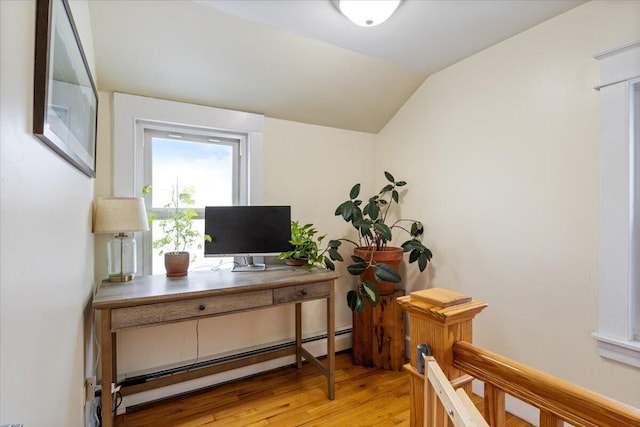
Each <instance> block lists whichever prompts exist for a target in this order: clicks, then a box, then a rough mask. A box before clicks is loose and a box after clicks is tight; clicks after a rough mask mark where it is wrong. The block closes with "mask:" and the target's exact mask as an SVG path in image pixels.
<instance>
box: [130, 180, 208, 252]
mask: <svg viewBox="0 0 640 427" xmlns="http://www.w3.org/2000/svg"><path fill="white" fill-rule="evenodd" d="M150 191H151V186H150V185H145V186H144V188H143V189H142V194H145V195H146V194H149V193H150ZM194 193H195V189H194V188H193V187H190V186H185V187H182V189H180V187H179V186H178V182H177V181H176V185H174V186H172V188H171V201H170V202H169V203H167V204H166V205H164V208H168V209H171V210H170V213H169V216H168V217H166V218H163V219H161V220H160V223H159V224H160V230H162V233H163V235H162V237H160V238H159V239H156V240H154V241H153V243H152V244H153V248H154V249H159V254H160V255H163V254H165V253H169V254H171V253H177V252H185V251H188V250H189V249H191V248H192V247H193V245H194V244H196V242H197V244H196V247H197V248H198V249H202V240H206V241H207V242H211V236H209V235H208V234H205V235H204V236H202V235H201V234H200V233H199V232H198V231H197V230H194V229H193V218H195V217H197V216H198V214H197V213H196V212H195V211H194V210H193V209H191V208H190V207H188V206H189V205H193V204H194V203H195V200H194V199H193V195H194ZM156 218H157V215H156V214H155V213H152V214H149V223H150V224H151V223H153V221H154V220H156Z"/></svg>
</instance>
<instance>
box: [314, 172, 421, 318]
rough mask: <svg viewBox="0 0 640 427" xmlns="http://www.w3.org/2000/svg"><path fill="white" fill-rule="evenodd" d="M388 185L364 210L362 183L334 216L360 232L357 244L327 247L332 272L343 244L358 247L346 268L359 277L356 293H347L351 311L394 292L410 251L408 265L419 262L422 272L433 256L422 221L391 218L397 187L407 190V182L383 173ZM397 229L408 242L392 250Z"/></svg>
mask: <svg viewBox="0 0 640 427" xmlns="http://www.w3.org/2000/svg"><path fill="white" fill-rule="evenodd" d="M384 175H385V177H386V179H387V181H388V184H386V185H385V186H384V187H383V188H382V189H381V190H380V192H379V193H378V194H375V195H373V196H372V197H370V198H369V199H368V200H367V201H366V204H364V207H363V203H364V202H363V201H362V200H360V199H358V196H359V195H360V184H356V185H354V186H353V187H352V188H351V191H350V194H349V200H347V201H345V202H343V203H341V204H340V206H338V208H337V209H336V211H335V215H337V216H342V218H343V219H344V220H345V221H347V222H349V223H351V225H352V226H353V227H354V228H355V230H356V231H357V233H358V241H357V242H356V241H354V240H350V239H344V238H343V239H337V240H331V241H330V242H329V244H328V250H327V251H328V254H329V257H328V258H327V257H325V260H324V261H325V264H326V265H327V268H330V269H331V270H333V269H335V265H334V264H333V262H332V261H343V258H342V256H341V255H340V253H339V252H338V248H339V247H340V245H341V243H342V241H346V242H349V243H351V244H353V245H354V246H355V248H354V254H353V255H352V256H351V259H352V260H353V264H351V265H349V266H348V267H347V270H348V271H349V273H351V274H352V275H354V276H359V280H358V285H357V286H356V289H355V290H351V291H349V292H348V293H347V305H348V306H349V308H351V310H357V311H358V312H362V311H363V310H364V301H365V300H368V301H369V302H370V303H371V305H372V306H375V305H376V304H377V303H378V297H379V295H380V294H381V293H382V294H385V293H391V292H393V289H394V286H395V283H399V282H400V281H401V280H402V278H401V277H400V273H399V272H398V270H399V266H400V263H401V262H402V258H403V253H405V252H409V263H415V262H417V263H418V268H419V269H420V271H421V272H422V271H424V270H425V268H427V264H428V263H429V261H430V260H431V257H432V256H433V255H432V253H431V250H429V249H428V248H427V247H426V246H425V245H423V244H422V242H421V240H420V239H421V237H422V234H423V232H424V227H423V226H422V223H421V222H420V221H416V220H413V219H405V218H400V219H397V220H395V221H394V222H393V223H391V225H387V221H390V219H389V217H388V215H389V210H390V208H391V206H392V205H393V204H394V203H395V204H396V205H397V204H399V203H400V197H401V195H400V192H399V191H398V187H404V186H405V185H406V184H407V183H406V182H405V181H396V180H395V178H394V177H393V175H391V174H390V173H389V172H385V173H384ZM395 230H398V231H403V232H406V233H407V234H408V235H409V239H408V240H407V241H405V242H404V243H402V245H401V247H393V246H390V245H389V242H390V241H391V240H392V239H393V232H394V231H395Z"/></svg>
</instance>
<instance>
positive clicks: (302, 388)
mask: <svg viewBox="0 0 640 427" xmlns="http://www.w3.org/2000/svg"><path fill="white" fill-rule="evenodd" d="M407 375H408V374H407V373H405V372H395V371H384V370H380V369H374V368H365V367H362V366H354V365H353V364H352V363H351V355H350V354H349V353H342V354H339V355H337V356H336V399H335V400H333V401H331V400H328V399H327V383H326V378H325V377H324V376H322V375H321V374H320V373H319V372H318V371H317V370H316V369H315V368H314V367H313V366H311V365H308V364H305V365H304V366H303V367H302V368H301V369H296V368H295V367H287V368H282V369H277V370H274V371H271V372H267V373H264V374H260V375H256V376H254V377H251V378H247V379H244V380H240V381H234V382H231V383H228V384H223V385H220V386H216V387H214V388H211V389H208V390H206V391H202V392H198V393H194V394H191V395H188V396H179V397H175V398H172V399H169V400H165V401H162V402H160V403H157V404H153V405H149V407H147V408H144V409H141V410H136V411H132V412H130V413H127V414H124V415H120V416H118V417H117V418H116V424H115V425H116V427H163V426H170V427H200V426H207V427H221V426H224V427H249V426H250V427H274V426H279V427H292V426H304V427H316V426H317V427H342V426H349V427H351V426H371V427H394V426H403V427H404V426H409V417H410V414H409V404H410V398H409V389H410V386H409V378H408V376H407ZM473 400H474V403H475V404H476V406H477V407H478V408H479V409H480V410H481V411H482V407H483V405H482V399H480V398H479V397H477V396H474V397H473ZM528 426H530V424H528V423H526V422H524V421H522V420H520V419H518V418H516V417H510V416H508V418H507V427H528Z"/></svg>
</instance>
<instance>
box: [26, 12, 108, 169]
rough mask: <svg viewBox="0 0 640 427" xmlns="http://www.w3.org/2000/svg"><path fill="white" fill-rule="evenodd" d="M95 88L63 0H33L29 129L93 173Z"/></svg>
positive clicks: (96, 116)
mask: <svg viewBox="0 0 640 427" xmlns="http://www.w3.org/2000/svg"><path fill="white" fill-rule="evenodd" d="M97 123H98V92H97V91H96V87H95V84H94V83H93V78H92V77H91V71H90V70H89V66H88V64H87V59H86V57H85V55H84V51H83V50H82V44H81V43H80V38H79V37H78V31H77V29H76V26H75V23H74V22H73V17H72V16H71V9H70V8H69V3H68V2H67V0H37V6H36V46H35V70H34V85H33V133H34V135H36V136H37V137H38V138H40V139H41V140H42V141H43V142H44V143H45V144H47V145H48V146H49V147H51V148H52V149H53V150H54V151H55V152H57V153H58V154H60V155H61V156H62V157H64V158H65V159H66V160H68V161H69V162H70V163H71V164H73V165H74V166H75V167H77V168H78V169H80V170H81V171H82V172H84V173H85V174H87V175H88V176H90V177H95V176H96V129H97Z"/></svg>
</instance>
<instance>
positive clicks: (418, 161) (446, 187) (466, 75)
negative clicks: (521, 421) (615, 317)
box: [377, 1, 640, 407]
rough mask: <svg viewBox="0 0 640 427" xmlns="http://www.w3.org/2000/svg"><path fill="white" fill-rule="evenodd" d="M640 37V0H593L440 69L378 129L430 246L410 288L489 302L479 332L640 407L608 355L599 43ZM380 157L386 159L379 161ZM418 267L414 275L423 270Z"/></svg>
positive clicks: (499, 346)
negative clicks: (601, 275)
mask: <svg viewBox="0 0 640 427" xmlns="http://www.w3.org/2000/svg"><path fill="white" fill-rule="evenodd" d="M638 38H640V2H637V1H634V2H625V1H622V2H620V1H606V2H590V3H587V4H585V5H583V6H580V7H578V8H576V9H574V10H571V11H569V12H567V13H565V14H563V15H561V16H558V17H556V18H555V19H552V20H550V21H547V22H545V23H543V24H541V25H539V26H537V27H534V28H532V29H530V30H529V31H526V32H524V33H521V34H520V35H517V36H515V37H513V38H511V39H509V40H506V41H504V42H502V43H500V44H498V45H495V46H493V47H491V48H489V49H486V50H485V51H483V52H480V53H478V54H476V55H474V56H472V57H470V58H468V59H466V60H464V61H461V62H459V63H458V64H455V65H453V66H451V67H449V68H447V69H445V70H443V71H441V72H439V73H436V74H434V75H432V76H430V77H429V78H428V79H427V81H426V82H425V83H424V84H423V85H422V86H421V87H420V89H419V90H418V91H417V92H416V93H415V94H414V95H413V96H412V98H411V99H410V100H409V101H408V102H407V103H406V104H405V106H404V107H403V108H402V109H401V110H400V112H399V113H398V114H397V115H396V117H394V119H393V120H392V121H391V122H390V123H389V124H388V125H387V126H386V127H385V128H384V130H383V131H382V132H381V133H380V135H379V153H378V156H377V161H378V162H379V163H384V164H385V165H386V167H388V168H391V169H394V170H395V171H396V173H397V174H398V175H400V172H398V171H402V178H404V179H406V180H407V181H409V193H408V194H407V198H406V204H405V205H404V210H405V212H407V213H410V215H411V216H419V218H420V219H422V220H423V221H424V223H425V226H426V241H427V243H428V246H430V247H431V249H432V250H433V252H434V259H433V263H432V265H431V267H430V271H429V273H428V274H423V275H421V276H417V277H416V275H413V276H412V277H411V278H410V281H409V288H413V289H422V288H426V287H430V286H437V287H445V288H450V289H454V290H458V291H461V292H464V293H466V294H468V295H471V296H473V297H474V298H476V299H479V300H483V301H485V302H487V303H488V304H489V307H488V309H486V310H485V311H484V312H483V313H482V314H480V315H479V316H478V317H477V321H476V327H475V331H474V332H475V334H474V335H475V342H476V343H477V344H478V345H480V346H482V347H485V348H487V349H489V350H492V351H496V352H498V353H500V354H503V355H505V356H507V357H511V358H514V359H516V360H518V361H521V362H524V363H526V364H529V365H531V366H533V367H535V368H538V369H542V370H543V371H546V372H549V373H551V374H554V375H557V376H559V377H562V378H564V379H567V380H569V381H572V382H575V383H577V384H580V385H582V386H585V387H587V388H589V389H592V390H595V391H597V392H600V393H603V394H605V395H608V396H611V397H613V398H615V399H618V400H621V401H623V402H627V403H629V404H632V405H634V406H638V407H640V370H638V369H635V368H630V367H628V366H624V365H620V364H618V363H615V362H611V361H608V360H606V359H602V358H600V357H599V356H598V352H597V346H596V342H595V341H594V340H593V339H592V338H591V337H590V333H591V332H593V331H594V330H595V329H596V328H597V320H598V319H597V316H598V202H599V189H598V186H599V160H598V152H599V148H598V147H599V110H598V109H599V104H598V92H597V91H595V90H594V89H593V87H594V86H595V85H596V84H597V83H598V81H599V79H598V63H597V61H595V60H594V59H593V58H592V55H593V54H595V53H597V52H599V51H601V50H603V49H606V48H610V47H614V46H616V45H619V44H622V43H624V42H627V41H630V40H634V39H638ZM382 159H384V160H385V161H384V162H382ZM414 279H415V280H414Z"/></svg>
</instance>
